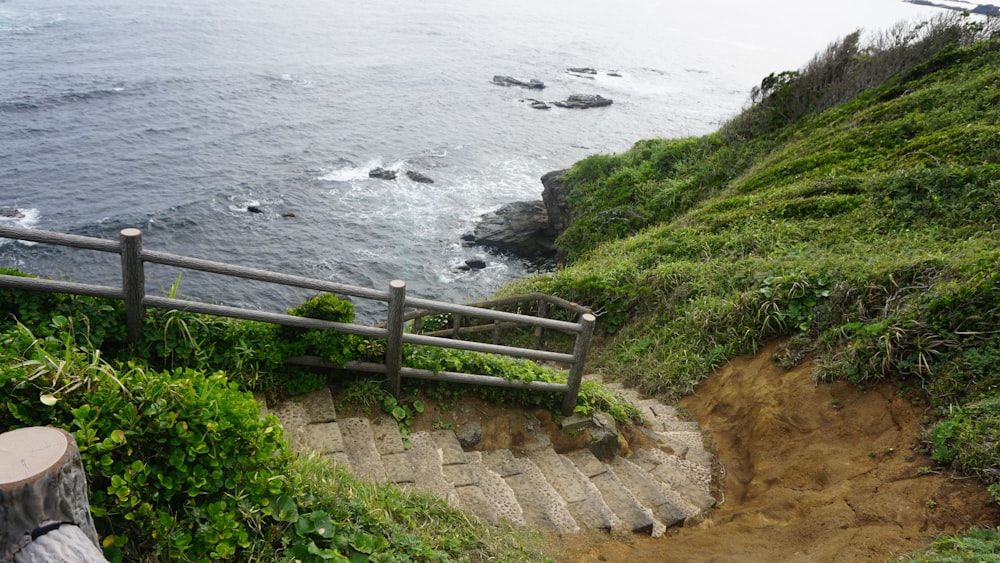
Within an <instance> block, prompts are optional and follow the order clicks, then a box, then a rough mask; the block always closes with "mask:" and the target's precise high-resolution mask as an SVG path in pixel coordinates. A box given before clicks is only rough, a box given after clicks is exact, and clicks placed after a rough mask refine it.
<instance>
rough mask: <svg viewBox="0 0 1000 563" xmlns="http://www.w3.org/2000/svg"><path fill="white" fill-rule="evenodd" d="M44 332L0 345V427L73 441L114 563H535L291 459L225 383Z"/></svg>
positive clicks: (500, 540) (443, 516)
mask: <svg viewBox="0 0 1000 563" xmlns="http://www.w3.org/2000/svg"><path fill="white" fill-rule="evenodd" d="M50 325H51V327H50V329H49V330H51V332H52V336H50V337H48V338H39V337H37V336H35V334H33V333H32V331H31V330H30V329H28V328H27V327H25V326H23V325H16V326H15V327H13V328H11V329H10V330H7V331H6V332H2V333H0V350H4V355H3V361H2V363H0V427H2V428H16V427H20V426H28V425H51V426H57V427H61V428H65V429H67V430H69V431H71V432H73V433H74V434H75V436H76V438H77V442H78V444H79V446H80V450H81V455H82V458H83V461H84V466H85V470H86V471H87V474H88V479H89V483H90V489H91V490H90V499H91V502H92V506H91V510H92V512H93V514H94V516H95V521H96V523H97V526H98V531H99V533H100V535H101V537H102V538H103V544H104V547H105V553H106V555H107V556H108V558H109V559H110V560H112V561H122V560H128V561H156V560H171V561H173V560H178V561H204V560H220V561H285V560H298V561H327V560H332V561H448V560H452V559H461V560H468V559H482V560H488V559H502V560H511V561H533V560H538V559H540V558H541V554H540V547H538V546H534V547H532V546H529V545H528V542H529V541H534V540H531V539H530V537H529V536H528V535H526V534H525V533H524V532H523V531H521V532H518V533H516V534H515V533H513V531H512V530H505V531H504V532H502V533H501V532H498V531H495V530H493V529H492V528H490V527H489V526H487V525H485V524H481V523H479V522H477V521H473V520H470V519H469V518H467V516H465V515H464V514H462V513H460V512H458V511H455V510H453V509H451V508H449V507H447V506H446V505H445V503H444V502H443V501H441V500H438V499H433V498H431V497H427V496H423V495H418V494H414V493H408V492H403V491H401V490H399V489H396V488H394V487H392V486H390V485H373V484H372V483H368V482H363V481H359V480H357V479H355V478H353V477H351V476H350V475H348V474H347V473H345V472H344V471H343V470H342V469H339V468H336V467H333V466H332V465H331V464H330V463H329V462H328V461H326V460H321V459H315V458H298V457H296V456H294V455H293V454H292V453H291V452H290V451H289V449H288V446H287V444H285V443H284V441H283V440H282V437H281V430H280V426H278V425H277V421H276V420H275V419H274V418H273V417H272V416H268V417H265V418H261V417H260V413H259V408H258V406H257V404H256V402H255V401H254V400H253V398H252V397H251V396H250V395H249V394H248V393H245V392H243V391H240V390H239V389H238V388H237V386H236V385H235V384H234V383H231V382H229V381H227V379H226V377H225V376H224V375H222V374H221V373H205V372H202V371H195V370H192V369H190V368H175V369H173V370H170V371H163V372H158V371H154V370H150V369H147V368H144V367H142V366H140V365H138V364H135V363H126V364H122V365H119V366H113V365H112V364H109V363H107V362H106V361H105V360H104V359H103V357H102V355H101V352H100V351H99V350H97V349H93V348H86V347H79V346H77V345H76V341H77V339H78V335H77V334H75V333H74V326H80V325H82V323H78V321H77V320H76V319H73V318H66V317H61V316H57V317H54V318H53V319H52V320H51V322H50ZM43 328H44V327H43Z"/></svg>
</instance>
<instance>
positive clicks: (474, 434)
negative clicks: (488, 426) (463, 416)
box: [455, 420, 483, 448]
mask: <svg viewBox="0 0 1000 563" xmlns="http://www.w3.org/2000/svg"><path fill="white" fill-rule="evenodd" d="M455 437H456V438H458V443H459V444H462V447H463V448H471V447H473V446H475V445H476V444H478V443H479V441H480V440H482V439H483V427H482V425H481V424H479V423H478V422H476V421H474V420H470V421H469V422H466V423H465V424H463V425H462V426H460V427H459V428H457V429H456V430H455Z"/></svg>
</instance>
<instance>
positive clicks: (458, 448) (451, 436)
mask: <svg viewBox="0 0 1000 563" xmlns="http://www.w3.org/2000/svg"><path fill="white" fill-rule="evenodd" d="M431 438H432V439H433V440H434V443H435V444H437V448H438V451H439V452H441V463H442V464H444V465H451V464H454V463H465V450H463V449H462V444H459V443H458V438H457V437H456V436H455V432H453V431H451V430H434V431H433V432H431Z"/></svg>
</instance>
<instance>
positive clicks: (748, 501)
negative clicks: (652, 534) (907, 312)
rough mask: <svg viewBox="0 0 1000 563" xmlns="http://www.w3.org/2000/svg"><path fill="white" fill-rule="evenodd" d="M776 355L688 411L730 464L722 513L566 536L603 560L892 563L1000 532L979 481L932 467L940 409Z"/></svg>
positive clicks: (567, 556)
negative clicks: (970, 534)
mask: <svg viewBox="0 0 1000 563" xmlns="http://www.w3.org/2000/svg"><path fill="white" fill-rule="evenodd" d="M773 352H774V347H773V346H769V347H767V348H765V349H763V350H761V351H760V353H759V354H757V355H756V356H755V357H752V358H742V359H737V360H734V361H733V362H732V363H730V364H729V365H727V366H725V367H724V368H722V369H720V370H719V371H718V372H717V373H715V374H713V375H712V376H711V377H709V378H708V379H707V380H706V381H705V382H704V383H703V384H702V385H701V386H700V387H699V389H698V391H697V393H695V394H694V395H692V396H690V397H687V398H685V399H684V400H683V401H682V403H681V404H682V405H683V406H684V407H686V408H687V409H688V412H689V413H690V415H691V418H692V419H693V420H697V421H698V422H700V423H701V425H702V429H703V432H704V433H705V436H706V438H707V439H708V440H709V441H710V443H709V446H710V447H711V449H712V450H713V451H714V452H715V453H716V455H717V456H718V459H719V461H720V462H721V468H724V473H721V475H722V478H721V481H722V484H723V486H722V487H721V491H720V492H721V495H720V498H723V497H724V498H723V500H722V503H721V506H720V507H719V508H717V509H716V510H714V511H713V512H712V513H710V515H709V517H708V518H707V519H706V520H705V521H704V522H702V523H701V524H700V525H698V526H696V527H689V528H682V529H679V530H675V531H673V532H672V533H671V532H668V534H670V535H669V536H668V537H664V538H660V539H651V538H640V537H632V538H630V541H627V542H621V541H611V540H610V539H609V538H608V537H607V536H606V535H605V536H601V535H596V534H589V535H585V536H581V537H577V538H564V539H563V541H562V544H563V549H562V553H563V554H564V556H563V557H560V560H563V561H573V562H578V561H579V562H589V561H611V562H614V561H663V562H672V561H684V562H698V561H706V562H707V561H712V562H723V561H740V562H746V561H769V562H770V561H824V562H825V561H885V560H886V559H889V558H891V557H893V556H895V555H899V554H902V553H906V552H909V551H913V550H916V549H919V548H920V547H922V546H923V545H925V544H926V543H927V542H928V541H929V540H931V539H933V538H934V537H935V536H936V535H939V534H951V533H955V532H958V531H961V530H964V529H967V528H970V527H992V526H996V525H997V524H998V523H1000V510H998V508H997V506H996V504H993V503H991V502H990V499H989V495H988V494H987V493H986V491H985V488H984V487H983V485H982V484H981V483H980V482H979V481H977V480H975V479H956V478H953V476H950V475H946V474H940V473H935V472H932V471H930V470H931V469H932V465H933V464H932V462H931V461H930V459H929V458H928V457H926V456H924V455H921V454H919V453H917V452H916V451H915V447H916V446H917V443H918V439H919V433H920V429H921V424H922V419H923V417H924V416H925V415H926V414H927V411H928V409H927V406H926V404H927V403H926V401H925V400H924V398H923V397H922V396H920V395H919V392H901V391H900V390H899V389H898V388H897V387H895V386H892V385H888V384H886V385H880V386H878V387H875V388H872V389H868V390H866V391H864V392H862V391H860V390H859V389H857V388H856V387H855V386H853V385H852V384H850V383H846V382H841V383H834V384H823V385H815V384H814V383H812V380H811V374H812V369H813V366H812V364H811V363H809V362H805V363H803V364H802V365H800V366H799V367H797V368H795V369H792V370H785V369H782V368H780V367H778V366H777V365H776V364H775V363H774V362H773V361H772V359H771V357H772V355H773Z"/></svg>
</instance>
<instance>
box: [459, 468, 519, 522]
mask: <svg viewBox="0 0 1000 563" xmlns="http://www.w3.org/2000/svg"><path fill="white" fill-rule="evenodd" d="M466 459H467V460H468V464H469V467H470V468H471V470H472V472H473V474H474V475H475V476H476V479H477V480H478V484H477V487H478V489H479V491H478V492H477V491H466V489H467V487H459V488H457V491H458V493H459V496H461V497H462V503H463V504H464V505H465V506H466V507H467V508H468V509H469V510H471V511H472V513H473V514H475V515H476V516H478V517H480V518H482V519H483V520H484V521H486V522H489V523H490V524H492V525H494V526H499V525H500V522H501V521H502V520H506V521H508V522H510V523H511V524H518V525H522V526H523V525H525V521H524V511H523V510H522V509H521V505H520V503H518V502H517V496H516V495H515V494H514V490H513V489H511V488H510V485H508V484H507V481H505V480H504V479H503V477H501V476H500V475H498V474H497V473H496V472H495V471H492V470H490V469H489V468H488V467H487V466H486V464H485V463H483V456H482V454H481V453H480V452H469V453H467V454H466ZM478 493H482V495H483V499H479V497H478ZM467 496H468V497H474V498H473V500H472V502H469V500H468V499H467V498H466V497H467Z"/></svg>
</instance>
